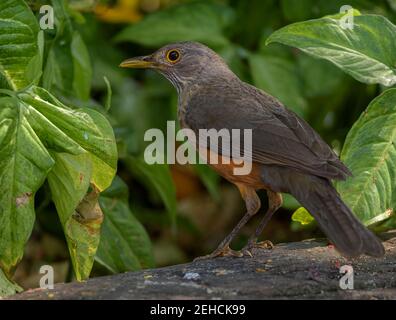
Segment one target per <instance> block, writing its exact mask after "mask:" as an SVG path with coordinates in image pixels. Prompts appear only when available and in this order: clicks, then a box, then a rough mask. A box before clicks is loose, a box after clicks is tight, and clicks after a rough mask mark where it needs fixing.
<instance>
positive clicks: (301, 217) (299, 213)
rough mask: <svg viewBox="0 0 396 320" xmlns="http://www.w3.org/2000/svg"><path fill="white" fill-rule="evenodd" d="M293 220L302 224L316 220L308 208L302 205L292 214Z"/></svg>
mask: <svg viewBox="0 0 396 320" xmlns="http://www.w3.org/2000/svg"><path fill="white" fill-rule="evenodd" d="M292 220H293V221H296V222H299V223H301V224H302V225H307V224H310V223H312V222H313V221H315V219H314V218H313V217H312V216H311V214H310V213H309V212H308V211H307V209H305V208H303V207H300V208H298V209H297V210H296V211H294V213H293V215H292Z"/></svg>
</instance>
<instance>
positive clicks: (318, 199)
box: [262, 166, 385, 257]
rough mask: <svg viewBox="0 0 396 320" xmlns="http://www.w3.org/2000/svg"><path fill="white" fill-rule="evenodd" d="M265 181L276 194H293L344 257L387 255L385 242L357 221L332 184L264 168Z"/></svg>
mask: <svg viewBox="0 0 396 320" xmlns="http://www.w3.org/2000/svg"><path fill="white" fill-rule="evenodd" d="M262 179H263V181H264V182H265V183H266V184H267V185H268V186H271V188H272V189H273V191H276V192H288V193H291V194H292V195H293V196H294V197H295V198H296V199H297V200H298V201H299V202H300V203H301V205H303V206H304V207H305V208H306V209H307V210H308V211H309V212H310V213H311V214H312V216H313V217H314V218H315V220H316V221H317V223H318V225H319V227H320V228H321V230H322V231H323V232H324V233H325V234H326V236H327V237H328V238H329V240H330V241H331V242H332V243H334V245H335V246H336V248H337V250H338V251H339V252H340V253H341V254H343V255H344V256H347V257H356V256H359V255H361V254H366V255H369V256H374V257H380V256H383V255H384V253H385V250H384V247H383V245H382V243H381V241H380V240H379V239H378V238H377V237H376V236H375V235H374V234H373V233H372V232H371V231H370V230H368V229H367V228H366V227H365V226H363V224H362V223H361V222H360V221H359V220H358V219H357V217H356V216H355V215H354V214H353V213H352V211H351V210H350V209H349V208H348V207H347V205H346V204H345V203H344V202H343V201H342V200H341V197H340V195H339V194H338V192H337V191H336V190H335V188H334V187H333V186H332V184H331V182H330V181H329V180H327V179H325V178H321V177H317V176H313V175H309V174H304V173H301V172H297V171H295V170H292V169H290V168H285V167H279V166H266V167H265V168H263V171H262Z"/></svg>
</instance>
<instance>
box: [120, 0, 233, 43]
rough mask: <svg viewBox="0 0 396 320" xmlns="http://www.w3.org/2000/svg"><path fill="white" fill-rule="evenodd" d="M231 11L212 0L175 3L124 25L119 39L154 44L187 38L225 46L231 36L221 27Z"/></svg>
mask: <svg viewBox="0 0 396 320" xmlns="http://www.w3.org/2000/svg"><path fill="white" fill-rule="evenodd" d="M231 15H232V11H230V9H229V8H227V7H223V6H218V5H215V4H213V3H203V2H193V3H189V4H183V5H176V6H173V7H170V8H169V9H167V10H163V11H158V12H155V13H153V14H150V15H148V16H147V17H145V18H144V19H143V20H142V21H140V22H138V23H137V24H134V25H131V26H129V27H127V28H125V29H124V30H123V31H121V33H120V34H118V36H117V37H116V40H117V41H131V42H135V43H139V44H142V45H145V46H151V47H158V46H161V45H163V44H166V43H170V42H176V41H187V40H190V41H200V42H203V43H206V44H207V45H210V46H223V45H226V44H227V43H228V40H227V39H226V38H225V37H224V36H223V34H222V29H223V28H224V27H225V25H226V23H227V22H228V20H229V19H227V18H228V17H230V16H231Z"/></svg>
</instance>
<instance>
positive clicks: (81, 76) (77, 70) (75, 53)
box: [70, 31, 92, 100]
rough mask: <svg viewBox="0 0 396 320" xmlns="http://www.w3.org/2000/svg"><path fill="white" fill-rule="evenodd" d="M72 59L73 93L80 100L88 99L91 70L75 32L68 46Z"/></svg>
mask: <svg viewBox="0 0 396 320" xmlns="http://www.w3.org/2000/svg"><path fill="white" fill-rule="evenodd" d="M70 51H71V56H72V59H73V74H74V77H73V84H72V86H73V92H75V93H76V94H77V97H79V98H80V99H82V100H88V99H89V93H90V90H91V80H92V68H91V61H90V58H89V53H88V49H87V47H86V46H85V43H84V41H83V40H82V38H81V36H80V34H79V33H78V32H77V31H75V32H74V33H73V37H72V40H71V44H70Z"/></svg>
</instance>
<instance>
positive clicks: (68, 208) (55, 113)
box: [19, 87, 117, 280]
mask: <svg viewBox="0 0 396 320" xmlns="http://www.w3.org/2000/svg"><path fill="white" fill-rule="evenodd" d="M19 97H20V98H21V99H22V101H24V102H25V103H26V105H27V106H28V108H29V111H30V112H31V114H32V115H33V116H32V124H33V127H34V128H35V129H36V131H37V133H38V135H39V137H40V139H41V141H43V143H45V145H46V146H47V148H48V149H49V150H51V155H52V157H53V159H54V160H55V166H54V168H53V169H52V171H51V172H50V173H49V175H48V182H49V185H50V189H51V193H52V199H53V201H54V203H55V206H56V209H57V211H58V215H59V217H60V220H61V222H62V225H63V228H64V232H65V235H66V239H67V242H68V246H69V251H70V255H71V258H72V262H73V266H74V271H75V274H76V277H77V279H78V280H82V279H86V278H87V277H88V276H89V273H90V271H91V268H92V264H93V261H94V256H95V252H96V249H97V246H98V244H99V237H100V224H101V222H102V218H103V217H102V212H101V210H100V207H99V205H98V197H99V193H100V192H101V191H103V190H104V189H106V188H107V187H108V186H110V184H111V181H112V179H113V177H114V175H115V172H116V164H117V150H116V146H115V138H114V135H113V131H112V128H111V126H110V124H109V123H108V122H107V120H106V119H105V118H104V117H103V116H102V115H101V114H99V113H98V112H96V111H93V110H90V109H79V110H73V109H70V108H68V107H66V106H65V105H63V104H62V103H60V102H59V101H58V100H56V99H55V98H54V97H53V96H52V95H50V94H49V93H48V92H46V91H45V90H44V89H41V88H36V87H33V88H31V89H30V90H29V91H28V92H26V93H21V94H20V95H19ZM90 186H91V189H92V190H91V191H90V192H89V193H88V194H87V191H88V188H89V187H90Z"/></svg>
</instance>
